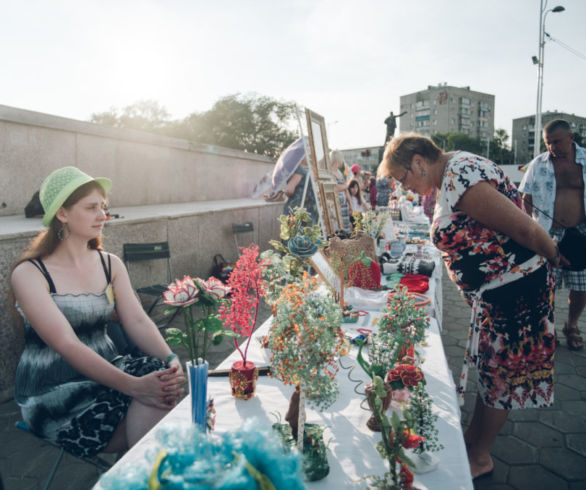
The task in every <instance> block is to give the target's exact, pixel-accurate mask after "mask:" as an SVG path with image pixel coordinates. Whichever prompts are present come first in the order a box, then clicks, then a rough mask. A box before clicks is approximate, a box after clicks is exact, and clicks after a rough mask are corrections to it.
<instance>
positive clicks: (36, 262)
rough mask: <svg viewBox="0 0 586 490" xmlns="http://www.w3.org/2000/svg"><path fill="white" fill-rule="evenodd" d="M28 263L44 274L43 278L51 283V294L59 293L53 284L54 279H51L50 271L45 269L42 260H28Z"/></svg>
mask: <svg viewBox="0 0 586 490" xmlns="http://www.w3.org/2000/svg"><path fill="white" fill-rule="evenodd" d="M28 261H29V262H30V263H31V264H33V265H34V266H35V267H36V268H37V269H39V270H40V271H41V274H43V276H44V277H45V279H46V280H47V282H48V283H49V292H50V293H57V290H56V289H55V283H54V282H53V279H52V278H51V274H49V271H48V270H47V268H46V267H45V264H43V261H42V260H41V259H36V260H35V259H28Z"/></svg>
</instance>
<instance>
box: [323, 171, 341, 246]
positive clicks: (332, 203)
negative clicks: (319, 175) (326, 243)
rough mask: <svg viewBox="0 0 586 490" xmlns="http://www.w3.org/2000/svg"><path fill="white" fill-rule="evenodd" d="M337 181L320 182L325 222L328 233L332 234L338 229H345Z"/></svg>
mask: <svg viewBox="0 0 586 490" xmlns="http://www.w3.org/2000/svg"><path fill="white" fill-rule="evenodd" d="M336 185H337V184H336V182H331V181H330V182H323V181H322V182H320V183H319V184H318V187H319V197H320V200H321V205H322V209H323V214H324V224H325V226H326V234H327V235H331V234H332V233H335V232H336V231H338V230H342V229H344V221H343V219H342V208H341V207H340V200H339V198H338V191H337V190H336Z"/></svg>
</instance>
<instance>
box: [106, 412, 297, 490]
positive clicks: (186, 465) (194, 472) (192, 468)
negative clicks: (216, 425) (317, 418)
mask: <svg viewBox="0 0 586 490" xmlns="http://www.w3.org/2000/svg"><path fill="white" fill-rule="evenodd" d="M155 439H156V443H155V444H156V446H155V447H154V448H152V450H149V451H147V453H146V454H145V461H144V462H142V461H138V462H136V461H133V462H132V464H123V465H118V466H116V468H114V469H113V470H112V471H109V472H108V473H105V474H104V475H103V476H102V477H101V478H100V487H101V488H104V489H107V490H122V489H136V488H144V489H148V490H162V489H170V488H173V489H184V488H185V489H187V488H197V489H202V490H212V489H213V490H233V489H235V488H261V489H275V488H276V489H279V490H301V489H304V488H305V484H304V483H303V476H302V473H301V461H300V458H299V454H298V453H297V452H295V451H287V450H285V449H283V447H282V446H281V442H280V441H279V438H278V437H277V436H276V435H275V434H274V433H273V431H272V430H271V429H270V428H269V427H267V426H266V424H263V423H261V422H260V421H259V420H258V419H255V418H252V419H250V420H246V421H244V423H243V424H242V427H240V428H239V429H237V430H234V431H230V432H225V433H223V434H221V436H220V437H210V436H207V435H205V434H204V433H202V432H199V431H197V430H194V428H193V427H189V426H185V425H183V424H181V425H179V424H175V425H165V426H162V427H161V428H160V429H158V430H157V432H156V435H155Z"/></svg>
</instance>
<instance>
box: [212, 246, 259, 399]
mask: <svg viewBox="0 0 586 490" xmlns="http://www.w3.org/2000/svg"><path fill="white" fill-rule="evenodd" d="M241 250H242V254H241V255H240V257H239V258H238V260H237V261H236V265H235V266H234V270H233V271H232V273H231V274H230V277H229V279H228V286H230V288H231V293H232V295H231V299H230V301H229V304H228V305H227V304H223V305H222V306H221V308H220V312H219V313H220V318H221V320H222V321H224V323H225V324H226V325H227V326H229V327H230V328H231V329H232V331H233V332H234V333H235V334H237V335H239V336H240V337H248V340H247V341H246V346H245V348H244V352H243V351H242V350H241V348H240V346H239V345H238V341H237V340H236V339H234V345H235V346H236V349H237V350H238V352H239V353H240V356H241V357H242V361H236V362H235V363H234V364H233V365H232V369H231V371H230V385H231V387H232V395H233V396H235V397H236V398H241V399H244V400H247V399H249V398H251V397H252V396H254V393H255V390H256V380H257V378H258V370H257V369H256V368H255V366H254V363H253V362H251V361H247V360H246V356H247V354H248V347H249V345H250V339H251V338H252V332H253V330H254V327H255V325H256V319H257V316H258V306H259V302H260V298H261V297H263V296H264V295H265V292H266V285H265V283H264V281H263V280H262V273H263V270H264V268H265V267H266V261H265V260H264V259H259V251H258V246H257V245H255V244H254V243H253V244H251V245H250V246H248V247H247V248H242V249H241Z"/></svg>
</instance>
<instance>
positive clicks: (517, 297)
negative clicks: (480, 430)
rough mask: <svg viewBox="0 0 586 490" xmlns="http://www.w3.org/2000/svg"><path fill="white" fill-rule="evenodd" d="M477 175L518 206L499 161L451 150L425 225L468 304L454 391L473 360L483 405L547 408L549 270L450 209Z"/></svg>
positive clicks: (550, 306) (551, 350)
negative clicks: (459, 373) (463, 351)
mask: <svg viewBox="0 0 586 490" xmlns="http://www.w3.org/2000/svg"><path fill="white" fill-rule="evenodd" d="M480 182H493V183H495V184H496V188H497V190H498V191H499V192H500V193H501V194H503V195H505V196H506V197H508V198H509V199H510V200H511V201H512V202H513V203H515V205H517V206H519V207H521V198H520V195H519V192H518V191H517V189H516V187H515V186H514V185H513V184H512V183H511V182H510V180H509V179H508V178H507V177H506V176H505V175H504V173H503V172H502V170H501V169H500V168H499V167H498V166H497V165H495V164H494V163H492V162H491V161H489V160H486V159H485V158H482V157H479V156H476V155H473V154H471V153H466V152H457V153H456V154H455V155H454V156H453V157H452V158H451V159H450V160H449V161H448V164H447V166H446V172H445V174H444V178H443V182H442V186H441V189H440V194H439V196H438V200H437V203H436V206H435V210H434V215H433V223H432V228H431V236H432V240H433V243H434V245H435V246H436V247H437V248H438V249H440V250H441V252H442V256H443V259H444V262H445V264H446V267H447V269H448V274H449V275H450V279H451V280H452V281H453V282H455V283H456V285H457V286H458V288H459V289H460V290H461V291H462V293H463V294H464V297H465V298H466V300H467V301H468V303H469V304H470V305H471V306H472V321H471V328H470V333H469V343H468V349H467V352H466V357H465V360H464V369H463V371H462V377H461V383H460V387H459V392H460V393H461V394H462V395H463V391H464V388H465V382H466V378H467V371H468V365H471V364H473V365H476V367H477V369H478V374H479V376H478V378H479V380H478V382H479V387H478V389H479V395H480V397H481V398H482V400H483V402H484V404H485V405H487V406H490V407H494V408H500V409H515V408H536V407H547V406H550V405H551V404H552V403H553V365H554V350H555V330H554V324H553V298H554V297H553V280H552V275H551V270H550V267H549V265H548V264H547V263H546V262H545V261H544V259H543V258H541V257H539V256H537V255H535V253H534V252H532V251H531V250H528V249H527V248H524V247H522V246H521V245H519V244H518V243H516V242H515V241H513V240H512V239H511V238H510V237H508V236H506V235H504V234H502V233H499V232H496V231H494V230H491V229H489V228H486V227H484V226H483V225H482V224H480V223H478V222H477V221H475V220H473V219H472V218H470V217H469V216H468V215H466V214H464V213H463V212H461V211H458V210H457V209H456V206H457V204H458V203H459V201H460V198H461V197H462V196H463V194H464V193H465V192H466V190H467V189H469V188H471V187H473V186H474V185H476V184H477V183H480Z"/></svg>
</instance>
